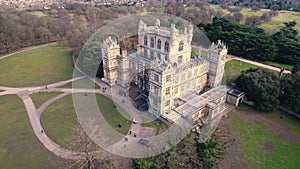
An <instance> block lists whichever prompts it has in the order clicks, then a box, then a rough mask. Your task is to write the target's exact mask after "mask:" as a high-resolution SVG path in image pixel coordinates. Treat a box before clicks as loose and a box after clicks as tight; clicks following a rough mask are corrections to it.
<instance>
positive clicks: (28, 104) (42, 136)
mask: <svg viewBox="0 0 300 169" xmlns="http://www.w3.org/2000/svg"><path fill="white" fill-rule="evenodd" d="M46 45H49V44H45V45H41V46H38V47H42V46H46ZM31 49H32V48H31ZM27 50H30V49H27ZM23 51H24V50H23ZM20 52H21V51H20ZM16 53H19V52H15V53H12V54H9V55H6V56H4V57H2V58H0V59H3V58H6V57H8V56H11V55H13V54H16ZM232 59H235V60H241V61H244V62H247V63H251V64H254V65H258V66H261V67H266V68H269V69H272V70H276V71H279V69H278V68H275V67H272V66H269V65H264V64H261V63H257V62H253V61H249V60H246V59H243V58H238V57H234V56H230V57H229V58H228V60H232ZM75 65H76V64H75ZM75 67H76V66H75ZM285 73H290V72H289V71H285ZM84 77H86V76H81V77H76V78H73V79H70V80H66V81H60V82H57V83H53V84H48V85H47V87H46V86H35V87H5V86H0V90H4V91H2V92H0V96H2V95H8V94H16V95H18V96H19V97H20V98H21V99H22V101H23V103H24V105H25V108H26V111H27V114H28V117H29V120H30V123H31V126H32V128H33V131H34V133H35V135H36V136H37V138H38V139H39V140H40V142H41V143H42V144H43V145H44V146H45V147H46V148H47V149H48V150H49V151H51V152H53V153H54V154H56V155H57V156H60V157H63V158H66V159H79V158H82V157H83V156H82V154H81V153H79V152H73V151H71V150H67V149H65V148H63V147H61V146H60V145H58V144H56V143H55V142H53V141H52V140H51V139H50V138H49V137H48V136H47V134H46V133H45V131H44V129H43V127H42V125H41V122H40V115H41V113H42V112H43V110H45V108H46V107H47V106H48V105H50V104H51V103H53V102H54V101H56V100H58V99H60V98H62V97H64V96H67V95H69V94H72V93H98V94H102V95H105V96H107V97H109V98H111V99H112V100H113V101H114V102H115V104H116V105H119V106H120V107H121V108H122V109H124V110H125V111H126V112H128V113H129V115H130V117H131V118H134V119H136V120H137V121H138V122H139V123H137V124H132V125H131V128H130V130H131V131H132V134H133V133H136V134H137V138H132V139H130V140H131V143H134V142H135V143H136V142H138V140H139V139H138V137H139V135H138V134H139V132H140V131H141V129H142V126H141V122H142V120H143V118H146V119H149V120H153V119H155V117H153V116H151V115H150V114H149V113H147V112H140V111H138V110H136V109H135V108H133V106H132V103H131V100H130V97H129V96H124V95H120V93H119V90H118V89H114V90H110V89H111V88H110V87H109V86H108V85H107V84H105V83H103V82H102V81H100V80H98V79H93V78H90V77H86V78H89V79H90V80H92V81H93V82H95V83H96V84H97V85H98V86H100V89H70V88H57V87H59V86H63V85H65V84H67V83H70V82H72V81H75V80H79V79H82V78H84ZM104 87H105V88H107V89H108V90H105V92H104V91H103V90H102V89H103V88H104ZM55 91H57V92H63V93H62V94H60V95H58V96H55V97H53V98H51V99H50V100H48V101H46V102H45V103H44V104H42V105H41V107H39V108H38V109H36V107H35V105H34V103H33V101H32V99H31V98H30V94H32V93H36V92H55ZM132 134H131V135H130V136H128V137H132ZM127 144H130V142H127ZM123 145H124V140H120V141H119V142H118V143H116V144H114V145H113V147H114V148H117V149H121V148H124V147H123Z"/></svg>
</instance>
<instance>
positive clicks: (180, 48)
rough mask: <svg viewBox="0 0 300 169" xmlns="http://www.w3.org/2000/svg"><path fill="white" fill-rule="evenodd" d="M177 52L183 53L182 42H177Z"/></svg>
mask: <svg viewBox="0 0 300 169" xmlns="http://www.w3.org/2000/svg"><path fill="white" fill-rule="evenodd" d="M178 51H183V41H180V42H179V48H178Z"/></svg>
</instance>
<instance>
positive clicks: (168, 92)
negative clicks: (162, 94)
mask: <svg viewBox="0 0 300 169" xmlns="http://www.w3.org/2000/svg"><path fill="white" fill-rule="evenodd" d="M170 90H171V87H168V88H166V95H169V94H170Z"/></svg>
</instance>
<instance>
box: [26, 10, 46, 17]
mask: <svg viewBox="0 0 300 169" xmlns="http://www.w3.org/2000/svg"><path fill="white" fill-rule="evenodd" d="M30 13H31V14H33V15H36V16H38V17H43V16H48V15H47V14H46V13H44V12H42V11H33V12H30Z"/></svg>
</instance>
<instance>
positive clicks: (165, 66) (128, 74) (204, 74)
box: [102, 19, 228, 122]
mask: <svg viewBox="0 0 300 169" xmlns="http://www.w3.org/2000/svg"><path fill="white" fill-rule="evenodd" d="M192 39H193V26H192V25H189V26H188V27H185V28H184V29H183V30H179V29H177V28H176V27H175V25H174V24H171V27H169V28H167V27H162V26H160V20H158V19H157V20H156V21H155V23H154V26H148V25H146V24H145V23H144V22H143V21H139V23H138V44H137V51H136V52H134V53H130V54H127V51H126V49H121V48H120V45H119V44H118V41H117V39H116V38H113V37H107V38H106V39H105V40H104V42H103V44H102V56H103V70H104V78H103V79H102V80H103V81H104V82H106V83H107V84H109V85H110V86H114V85H119V86H122V87H123V88H124V89H126V88H129V87H130V84H135V85H136V86H138V87H139V88H140V89H141V90H145V91H147V92H146V94H145V95H146V97H147V100H148V102H149V107H148V108H147V109H148V111H149V112H150V113H152V114H153V115H155V116H161V117H163V118H165V119H167V120H168V121H171V122H174V121H176V119H178V118H180V117H187V116H188V117H192V118H193V119H194V120H198V119H202V118H204V117H207V116H208V115H209V113H210V114H211V116H216V115H217V114H218V113H220V112H222V111H223V110H224V109H225V102H226V97H227V91H228V89H227V87H225V86H223V85H220V84H221V83H222V79H223V75H224V65H225V59H226V55H227V48H226V46H225V45H224V43H222V42H221V41H219V42H218V43H217V44H215V43H212V44H211V45H210V47H209V49H208V57H206V58H204V57H201V56H200V55H201V52H198V56H194V57H191V53H192ZM207 88H210V90H204V89H207Z"/></svg>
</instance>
